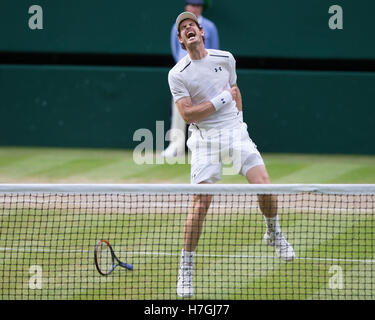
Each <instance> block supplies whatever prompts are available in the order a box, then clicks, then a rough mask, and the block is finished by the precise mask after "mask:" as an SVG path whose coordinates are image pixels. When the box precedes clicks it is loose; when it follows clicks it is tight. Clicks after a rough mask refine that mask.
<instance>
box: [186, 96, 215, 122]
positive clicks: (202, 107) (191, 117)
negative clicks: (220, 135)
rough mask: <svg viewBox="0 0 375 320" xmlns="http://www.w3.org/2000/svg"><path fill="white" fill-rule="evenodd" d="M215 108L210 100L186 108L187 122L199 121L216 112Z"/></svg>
mask: <svg viewBox="0 0 375 320" xmlns="http://www.w3.org/2000/svg"><path fill="white" fill-rule="evenodd" d="M215 111H216V110H215V108H214V106H213V104H212V103H211V102H210V101H207V102H203V103H201V104H198V105H195V106H193V107H190V108H188V109H185V117H184V119H185V121H186V122H187V123H193V122H198V121H200V120H202V119H204V118H207V117H208V116H209V115H211V114H213V113H214V112H215Z"/></svg>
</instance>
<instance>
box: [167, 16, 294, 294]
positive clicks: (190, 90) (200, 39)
mask: <svg viewBox="0 0 375 320" xmlns="http://www.w3.org/2000/svg"><path fill="white" fill-rule="evenodd" d="M176 28H177V31H178V34H177V37H178V41H179V42H180V44H181V46H183V47H184V48H186V50H187V52H188V54H187V55H186V56H185V57H184V58H182V59H181V60H180V61H179V62H178V63H177V64H176V65H175V66H174V67H173V68H172V69H171V70H170V72H169V75H168V82H169V87H170V90H171V93H172V95H173V98H174V101H175V102H176V105H177V107H178V110H179V112H180V114H181V116H182V118H183V119H184V120H185V121H186V122H187V123H189V124H190V126H189V130H190V132H191V136H190V138H189V139H188V141H187V146H188V147H189V149H190V151H191V183H192V184H199V183H214V182H216V181H218V180H220V179H221V170H222V158H221V156H222V154H223V153H227V154H232V159H231V160H232V162H233V166H234V167H237V171H238V173H239V174H242V175H243V176H245V177H246V178H247V180H248V182H249V183H256V184H266V183H270V178H269V176H268V173H267V170H266V168H265V165H264V162H263V159H262V157H261V155H260V153H259V152H258V150H257V148H256V146H255V144H254V143H253V142H252V140H251V139H250V137H249V134H248V132H247V125H246V123H244V122H243V117H242V98H241V93H240V90H239V88H238V87H237V84H236V82H237V75H236V67H235V59H234V58H233V56H232V54H231V53H230V52H227V51H221V50H214V49H206V48H205V44H204V42H205V39H204V30H203V28H202V27H201V26H200V25H199V23H198V20H197V17H196V16H195V15H194V14H192V13H190V12H183V13H181V14H180V15H179V16H178V17H177V19H176ZM223 141H226V142H223ZM211 197H212V196H210V195H197V196H195V197H194V199H193V204H192V209H191V211H190V212H189V214H188V217H187V219H186V221H185V225H184V240H183V241H184V243H183V249H182V253H181V260H180V269H179V273H178V282H177V294H178V295H179V296H180V297H191V296H192V295H193V293H194V290H193V267H194V251H195V249H196V247H197V245H198V241H199V238H200V235H201V233H202V227H203V222H204V219H205V216H206V213H207V211H208V208H209V206H210V203H211ZM258 200H259V206H260V209H261V211H262V213H263V215H264V219H265V223H266V233H265V235H264V240H265V241H266V243H267V244H268V245H272V246H274V247H275V250H276V255H277V256H278V257H279V258H280V259H282V260H285V261H290V260H293V259H294V258H295V253H294V250H293V247H292V246H291V245H290V244H289V243H288V242H287V241H286V239H285V237H284V236H283V233H282V231H281V229H280V225H279V222H278V216H277V197H276V196H272V195H262V196H259V197H258Z"/></svg>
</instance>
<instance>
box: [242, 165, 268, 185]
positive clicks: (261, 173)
mask: <svg viewBox="0 0 375 320" xmlns="http://www.w3.org/2000/svg"><path fill="white" fill-rule="evenodd" d="M246 177H247V179H248V181H249V182H250V183H254V184H269V183H271V180H270V177H269V175H268V173H267V170H266V168H265V167H263V166H258V167H254V168H252V169H250V170H249V171H248V172H247V173H246Z"/></svg>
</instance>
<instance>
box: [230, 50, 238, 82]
mask: <svg viewBox="0 0 375 320" xmlns="http://www.w3.org/2000/svg"><path fill="white" fill-rule="evenodd" d="M229 67H230V74H229V84H230V86H231V87H232V86H233V85H235V84H236V83H237V72H236V60H235V59H234V57H233V55H232V54H230V55H229Z"/></svg>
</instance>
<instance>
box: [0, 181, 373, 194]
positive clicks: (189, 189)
mask: <svg viewBox="0 0 375 320" xmlns="http://www.w3.org/2000/svg"><path fill="white" fill-rule="evenodd" d="M302 192H311V193H322V194H364V195H374V194H375V184H215V185H213V184H211V185H208V184H204V185H203V184H200V185H197V184H194V185H193V184H0V194H1V193H3V194H5V193H7V194H9V193H18V194H27V193H69V194H73V193H79V194H96V193H98V194H100V193H101V194H103V193H105V194H115V193H126V194H197V193H205V194H224V193H226V194H251V193H252V194H256V193H268V194H282V193H302Z"/></svg>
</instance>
